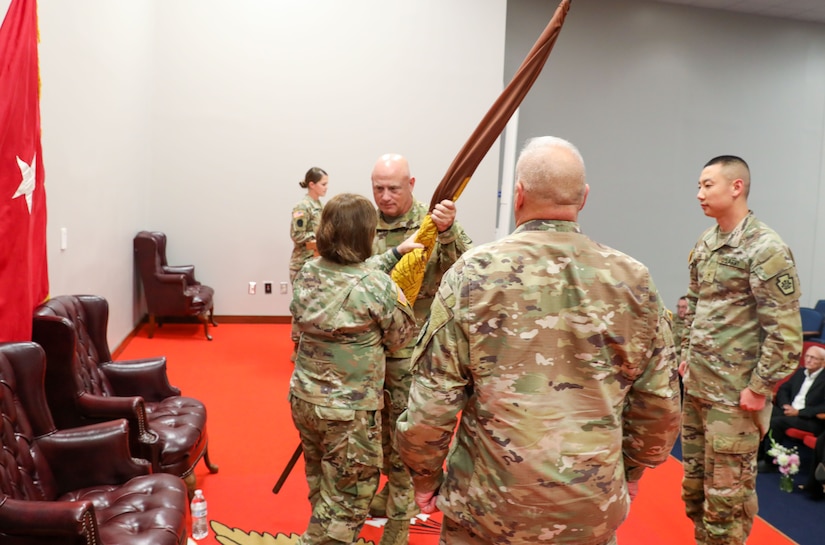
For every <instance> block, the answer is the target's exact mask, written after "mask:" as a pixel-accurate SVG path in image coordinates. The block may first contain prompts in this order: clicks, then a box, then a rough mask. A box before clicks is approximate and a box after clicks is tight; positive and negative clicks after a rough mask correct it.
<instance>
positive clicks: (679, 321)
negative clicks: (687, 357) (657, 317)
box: [671, 314, 685, 362]
mask: <svg viewBox="0 0 825 545" xmlns="http://www.w3.org/2000/svg"><path fill="white" fill-rule="evenodd" d="M671 327H672V330H673V344H674V345H676V361H678V362H681V361H682V359H681V355H682V337H683V336H684V335H685V319H684V318H679V315H678V314H673V315H672V319H671Z"/></svg>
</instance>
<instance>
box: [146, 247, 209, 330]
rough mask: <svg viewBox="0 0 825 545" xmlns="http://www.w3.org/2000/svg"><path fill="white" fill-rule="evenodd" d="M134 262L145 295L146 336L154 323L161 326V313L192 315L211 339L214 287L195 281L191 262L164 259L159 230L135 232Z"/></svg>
mask: <svg viewBox="0 0 825 545" xmlns="http://www.w3.org/2000/svg"><path fill="white" fill-rule="evenodd" d="M134 248H135V263H136V264H137V268H138V274H139V275H140V279H141V282H142V284H143V293H144V295H145V296H146V308H147V310H148V312H149V332H148V334H149V338H150V339H151V338H152V336H153V335H154V333H155V322H156V321H157V324H158V325H159V326H160V325H163V321H162V320H163V317H164V316H184V317H185V316H195V317H197V318H198V319H199V320H200V321H201V322H203V331H204V333H205V334H206V338H207V339H209V340H210V341H211V340H212V336H211V335H210V334H209V324H212V325H213V326H216V327H217V325H218V324H216V323H215V317H214V305H213V303H212V298H213V295H214V294H215V290H213V289H212V288H210V287H209V286H204V285H203V284H201V283H200V282H198V281H197V280H195V266H194V265H175V266H173V265H169V264H168V263H167V261H166V235H165V234H163V233H161V232H158V231H141V232H139V233H138V234H137V235H135V239H134Z"/></svg>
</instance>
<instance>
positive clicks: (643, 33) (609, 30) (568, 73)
mask: <svg viewBox="0 0 825 545" xmlns="http://www.w3.org/2000/svg"><path fill="white" fill-rule="evenodd" d="M554 8H555V2H547V1H545V0H518V1H516V2H509V5H508V22H507V55H506V69H505V72H506V73H507V74H511V73H513V72H514V71H515V69H516V67H517V66H518V63H519V62H521V57H522V56H523V55H524V52H525V51H527V49H528V48H529V47H530V45H531V44H532V38H531V37H532V36H534V35H535V34H536V33H537V32H539V31H540V30H541V28H542V26H543V23H542V21H543V20H545V19H546V18H547V17H549V16H550V15H551V14H552V11H553V9H554ZM824 125H825V25H821V24H813V23H808V24H806V23H801V22H794V21H790V20H782V19H774V18H768V17H760V16H749V15H739V14H733V13H730V12H724V11H716V10H707V9H697V8H689V7H684V6H676V5H670V4H660V3H655V2H646V1H640V0H591V1H589V2H573V4H572V7H571V9H570V12H569V14H568V18H567V22H566V23H565V27H564V29H563V30H562V33H561V36H560V37H559V40H558V42H557V43H556V47H555V49H554V51H553V54H552V55H551V58H550V62H549V64H548V66H547V67H546V69H545V71H544V73H543V74H542V76H541V78H540V80H539V81H538V82H537V83H536V85H535V87H534V88H533V92H532V93H531V94H530V95H528V96H527V98H526V100H525V102H524V104H523V106H522V108H521V112H520V124H519V129H520V130H519V141H520V142H523V141H524V140H525V139H526V138H528V137H530V136H537V135H542V134H554V135H557V136H561V137H564V138H567V139H569V140H571V141H572V142H573V143H575V144H576V145H577V146H578V147H579V148H580V150H581V152H582V154H583V156H584V159H585V162H586V165H587V169H588V182H589V184H590V188H591V191H590V197H589V200H588V202H587V206H586V207H585V209H584V210H583V212H582V214H581V216H580V218H579V219H580V223H581V225H582V228H583V230H584V232H585V233H587V234H588V235H590V236H592V237H593V238H594V239H596V240H599V241H601V242H604V243H605V244H608V245H611V246H614V247H615V248H617V249H620V250H622V251H625V252H627V253H629V254H631V255H633V256H634V257H636V258H638V259H640V260H641V261H643V262H644V263H646V264H647V265H648V266H649V267H650V269H651V272H652V274H653V278H654V280H655V281H656V283H657V285H658V287H659V289H660V291H661V292H662V294H663V297H665V299H666V303H667V304H668V306H669V307H671V308H674V307H675V304H676V300H677V298H678V297H679V296H680V295H681V294H683V293H684V292H685V291H686V288H687V259H688V253H689V252H690V249H691V248H692V247H693V244H694V243H695V242H696V240H697V239H698V237H699V235H700V233H701V232H702V231H703V230H704V229H705V228H707V227H709V226H711V225H712V224H713V220H712V219H710V218H707V217H705V216H704V215H703V214H702V211H701V209H700V208H699V206H698V202H697V200H696V191H697V183H698V177H699V173H700V171H701V170H702V166H703V165H704V164H705V162H707V160H709V159H710V158H711V157H714V156H716V155H722V154H734V155H740V156H742V157H743V158H744V159H745V160H746V161H748V163H749V164H750V166H751V173H752V188H751V195H750V199H749V203H750V207H751V209H752V210H753V211H754V212H755V213H756V214H757V216H758V217H759V218H761V219H762V220H763V221H765V222H766V223H768V225H770V226H771V227H773V228H774V229H775V230H776V231H777V232H778V233H779V234H780V235H781V236H782V237H783V239H784V240H785V242H786V243H787V244H788V245H789V246H790V247H791V249H792V251H793V252H794V255H795V257H796V261H797V266H798V269H799V274H800V278H801V283H802V290H803V299H802V302H803V304H807V305H811V306H812V305H813V303H814V302H815V301H816V300H817V299H823V298H825V283H822V282H821V279H820V277H819V275H818V274H817V272H821V271H823V270H825V252H823V251H822V250H821V249H818V248H817V244H816V242H817V241H818V240H825V225H823V222H818V221H817V218H818V217H819V216H820V215H821V213H822V212H823V210H825V205H824V204H823V203H822V199H821V198H820V191H819V188H820V187H821V186H822V184H823V180H824V179H825V172H823V168H825V166H823V165H825V160H824V159H825V137H824V135H823V130H824V127H823V126H824Z"/></svg>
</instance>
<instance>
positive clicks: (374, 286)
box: [289, 193, 415, 545]
mask: <svg viewBox="0 0 825 545" xmlns="http://www.w3.org/2000/svg"><path fill="white" fill-rule="evenodd" d="M376 222H377V217H376V214H375V210H374V208H373V207H372V204H371V203H370V202H369V200H368V199H365V198H364V197H361V196H358V195H353V194H349V193H344V194H341V195H338V196H336V197H334V198H333V199H331V200H330V202H329V203H328V204H327V205H326V207H325V208H324V210H323V212H322V214H321V221H320V224H319V226H318V231H317V235H316V236H317V240H318V250H319V252H320V254H321V257H320V258H316V259H312V260H310V261H308V262H307V264H306V265H305V266H304V267H303V268H302V269H301V270H300V271H299V272H298V274H297V275H296V276H295V281H294V283H293V298H292V303H291V305H290V311H291V312H292V315H293V316H294V320H295V324H296V326H297V327H298V329H299V330H300V332H301V337H300V343H299V347H298V352H297V357H296V359H295V370H294V372H293V374H292V379H291V381H290V388H289V391H290V395H289V399H290V404H291V406H292V419H293V422H294V423H295V427H296V428H297V429H298V431H299V433H300V436H301V445H302V447H303V451H304V460H305V462H306V476H307V483H308V485H309V500H310V504H311V506H312V516H311V518H310V521H309V525H308V527H307V530H306V531H305V532H304V534H303V535H302V536H301V538H300V539H299V543H300V544H302V545H318V544H329V545H340V544H342V543H343V544H349V543H353V542H354V541H355V539H356V537H357V536H358V533H359V532H360V530H361V527H362V525H363V523H364V521H365V520H366V517H367V514H368V509H369V503H370V500H371V499H372V497H373V496H374V494H375V491H376V489H377V488H378V482H379V478H380V467H381V463H382V450H381V407H382V404H383V385H384V366H385V361H384V351H385V350H396V349H398V348H399V347H402V346H404V345H406V344H407V343H408V342H409V340H410V339H411V338H412V337H413V335H414V332H415V317H414V315H413V312H412V308H411V307H410V305H409V304H408V303H407V301H406V299H405V298H404V294H403V292H401V290H400V289H399V288H398V287H397V286H396V285H395V283H394V282H393V281H392V279H391V278H390V277H389V276H388V275H387V274H386V273H384V272H382V271H379V270H376V269H375V268H374V267H372V266H369V265H367V264H366V263H365V262H364V261H365V260H366V259H367V258H369V257H370V255H371V254H372V240H373V238H374V236H375V225H376Z"/></svg>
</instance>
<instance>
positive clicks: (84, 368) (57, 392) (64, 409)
mask: <svg viewBox="0 0 825 545" xmlns="http://www.w3.org/2000/svg"><path fill="white" fill-rule="evenodd" d="M84 299H88V300H89V302H91V303H92V304H88V305H84V304H83V300H84ZM35 317H36V318H37V319H36V320H35V323H34V330H35V331H34V340H35V341H37V342H39V343H40V344H41V345H43V347H44V348H45V349H46V352H47V353H48V354H52V355H53V356H52V358H53V359H56V360H58V361H65V362H71V364H70V365H49V366H48V367H47V370H46V392H47V395H48V400H49V405H50V406H51V407H52V412H53V414H54V417H55V420H56V424H57V427H58V428H60V429H62V428H73V427H76V426H79V425H82V424H85V423H86V422H84V421H83V420H81V419H80V418H79V416H78V413H77V409H76V407H75V404H76V401H77V398H78V397H79V396H80V395H82V394H83V393H86V392H88V393H91V394H94V395H100V396H111V395H113V391H112V385H111V384H110V383H109V380H108V379H107V378H106V375H104V374H103V372H102V371H101V369H100V367H99V366H100V363H101V362H105V361H110V360H111V359H112V356H111V354H110V353H109V348H108V347H109V345H108V342H107V340H106V339H105V333H106V324H107V323H108V319H109V304H108V302H107V301H106V300H105V299H102V298H96V297H93V296H83V295H80V296H59V297H55V298H52V299H50V300H49V301H47V302H45V303H43V304H42V305H40V306H39V307H37V309H35ZM100 337H104V338H100ZM55 356H56V357H55ZM68 384H72V385H73V386H74V387H73V388H67V385H68Z"/></svg>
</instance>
